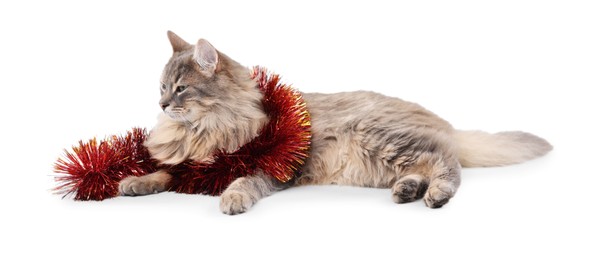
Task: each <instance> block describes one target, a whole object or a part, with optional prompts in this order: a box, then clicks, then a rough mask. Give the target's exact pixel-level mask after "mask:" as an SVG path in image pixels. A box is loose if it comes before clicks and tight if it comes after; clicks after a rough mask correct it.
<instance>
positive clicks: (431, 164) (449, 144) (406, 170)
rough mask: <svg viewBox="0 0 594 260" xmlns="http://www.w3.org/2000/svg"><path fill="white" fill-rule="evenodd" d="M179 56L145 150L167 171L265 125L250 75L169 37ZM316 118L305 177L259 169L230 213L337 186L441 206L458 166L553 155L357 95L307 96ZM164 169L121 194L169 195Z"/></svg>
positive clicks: (224, 200)
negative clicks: (282, 177)
mask: <svg viewBox="0 0 594 260" xmlns="http://www.w3.org/2000/svg"><path fill="white" fill-rule="evenodd" d="M168 37H169V40H170V42H171V45H172V47H173V56H172V57H171V59H170V60H169V62H168V63H167V65H166V66H165V69H164V71H163V74H162V76H161V100H160V105H161V107H162V108H163V111H164V113H162V114H161V115H160V116H159V121H158V123H157V125H156V126H155V128H154V129H153V130H152V131H151V133H150V136H149V137H148V139H147V142H146V143H145V145H146V147H147V148H148V149H149V151H150V153H151V155H152V157H153V158H155V159H157V160H158V161H159V162H161V163H163V164H173V165H175V164H178V163H181V162H183V161H184V160H187V159H191V160H194V161H198V162H205V161H209V160H211V159H212V158H211V157H210V156H211V155H212V154H213V153H214V152H215V151H217V150H219V149H224V150H226V151H235V150H237V149H238V148H239V147H241V146H242V145H244V144H245V143H248V142H250V141H251V140H252V139H253V138H254V137H256V136H257V135H258V132H259V130H260V129H261V128H262V127H263V126H264V125H265V124H266V123H267V122H268V117H267V115H266V114H265V113H264V111H263V109H262V104H261V99H262V93H260V91H259V90H258V88H257V84H256V82H255V81H254V80H252V79H251V77H250V71H249V69H248V68H246V67H244V66H242V65H240V64H239V63H237V62H236V61H234V60H232V59H231V58H229V57H227V56H226V55H225V54H223V53H221V52H219V51H217V50H216V49H215V48H214V47H213V46H212V45H211V44H210V43H208V42H207V41H205V40H203V39H201V40H199V41H198V42H197V43H196V45H191V44H189V43H187V42H186V41H184V40H183V39H181V38H180V37H179V36H177V35H176V34H174V33H172V32H168ZM303 98H304V99H305V102H306V104H307V107H308V109H309V112H310V114H311V125H312V141H311V142H312V145H311V150H310V156H309V158H308V159H307V161H306V162H305V165H304V166H303V169H302V171H303V174H302V175H301V176H299V177H298V178H297V179H296V180H294V181H292V182H289V183H281V182H279V181H277V180H276V179H274V178H272V177H269V176H268V175H265V174H262V173H259V172H256V173H255V174H254V175H253V176H250V177H244V178H239V179H237V180H235V181H234V182H233V183H231V185H229V187H228V188H227V189H226V190H225V191H224V192H223V194H222V195H221V201H220V209H221V211H222V212H223V213H225V214H239V213H243V212H245V211H247V210H248V209H249V208H251V207H252V206H253V205H254V203H256V202H257V201H258V200H260V199H261V198H263V197H265V196H268V195H270V194H272V193H274V192H276V191H279V190H282V189H286V188H288V187H290V186H294V185H308V184H340V185H354V186H364V187H378V188H391V193H392V199H393V200H394V202H396V203H406V202H411V201H415V200H418V199H421V198H422V199H423V200H424V202H425V204H426V205H427V206H428V207H430V208H439V207H441V206H443V205H444V204H446V203H447V202H448V201H449V200H450V198H452V197H453V196H454V194H455V193H456V190H457V189H458V186H459V185H460V169H461V167H463V166H464V167H488V166H502V165H508V164H514V163H520V162H523V161H526V160H530V159H533V158H536V157H539V156H542V155H544V154H546V153H547V152H549V151H550V150H551V149H552V146H551V145H550V144H549V143H548V142H547V141H545V140H544V139H542V138H540V137H537V136H535V135H532V134H529V133H524V132H501V133H496V134H489V133H485V132H480V131H460V130H455V129H454V128H452V126H451V125H450V124H449V123H448V122H446V121H445V120H443V119H441V118H439V117H438V116H436V115H435V114H433V113H431V112H430V111H427V110H426V109H424V108H423V107H421V106H419V105H417V104H414V103H410V102H406V101H403V100H400V99H398V98H393V97H387V96H384V95H381V94H377V93H373V92H366V91H357V92H346V93H337V94H317V93H303ZM170 180H171V175H170V174H169V173H167V172H165V171H158V172H155V173H152V174H149V175H146V176H142V177H128V178H126V179H124V180H122V181H121V182H120V193H121V194H122V195H146V194H151V193H156V192H161V191H166V190H168V189H169V181H170Z"/></svg>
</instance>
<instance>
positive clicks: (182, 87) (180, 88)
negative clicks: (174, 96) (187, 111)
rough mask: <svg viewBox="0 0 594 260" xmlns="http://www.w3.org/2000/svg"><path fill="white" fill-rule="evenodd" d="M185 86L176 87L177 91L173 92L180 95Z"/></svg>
mask: <svg viewBox="0 0 594 260" xmlns="http://www.w3.org/2000/svg"><path fill="white" fill-rule="evenodd" d="M186 88H187V87H186V86H177V89H176V90H175V92H177V93H182V92H183V91H184V90H186Z"/></svg>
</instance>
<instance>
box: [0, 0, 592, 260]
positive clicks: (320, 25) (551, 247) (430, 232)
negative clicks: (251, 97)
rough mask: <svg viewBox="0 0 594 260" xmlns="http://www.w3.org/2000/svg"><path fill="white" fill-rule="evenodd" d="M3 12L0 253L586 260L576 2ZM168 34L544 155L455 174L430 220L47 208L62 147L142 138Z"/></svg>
mask: <svg viewBox="0 0 594 260" xmlns="http://www.w3.org/2000/svg"><path fill="white" fill-rule="evenodd" d="M16 2H17V1H12V3H9V1H3V2H2V3H0V29H1V30H0V33H1V39H0V73H1V74H0V82H1V83H0V84H1V85H2V87H1V93H2V94H1V97H2V98H1V102H0V106H1V107H0V108H1V110H0V113H1V122H2V125H1V126H0V129H1V130H0V131H2V132H1V135H0V138H2V140H1V142H0V151H1V153H2V156H1V160H2V162H1V163H2V173H1V176H2V182H1V183H2V186H1V191H2V196H0V198H1V200H2V202H1V204H0V207H1V208H2V210H1V212H2V214H1V216H2V217H1V218H2V219H1V221H0V223H1V224H0V225H1V230H0V236H1V238H2V241H4V242H2V246H1V247H2V249H0V258H1V259H125V258H128V259H145V258H148V259H158V258H162V259H165V258H167V259H224V258H242V259H257V258H255V257H258V258H263V259H281V258H282V259H285V258H288V259H321V258H322V257H324V258H326V257H327V258H330V259H417V258H445V259H449V258H456V259H542V258H544V257H547V258H548V259H593V257H594V254H593V253H592V248H591V247H592V241H593V240H592V233H593V231H594V228H593V224H592V219H593V217H594V215H593V214H592V213H591V212H592V183H593V182H592V181H593V180H594V178H593V175H594V171H593V170H592V169H593V167H592V164H591V163H592V162H591V160H592V159H591V155H592V147H594V141H593V138H592V132H593V130H594V129H593V127H592V116H591V112H592V111H593V109H594V105H592V94H588V91H589V89H591V88H592V87H593V86H594V74H593V72H594V47H593V46H594V8H593V5H592V2H591V1H542V0H540V1H518V0H514V1H405V2H397V1H391V2H393V3H389V4H388V2H389V1H385V2H386V3H383V2H376V1H364V2H362V3H350V2H349V1H337V2H324V3H322V2H321V1H312V2H308V1H296V2H294V3H290V4H287V3H281V2H280V1H268V2H258V1H241V2H239V1H238V2H225V1H214V0H212V1H188V2H177V1H166V2H167V3H165V1H163V2H162V3H160V4H154V3H134V4H132V3H124V1H97V2H95V3H90V2H89V1H72V2H64V1H38V2H31V1H18V4H17V3H16ZM147 2H148V1H147ZM166 30H173V31H175V32H176V33H178V34H179V35H180V36H182V37H184V38H185V39H186V40H188V41H191V42H195V41H197V40H198V39H199V38H206V39H208V40H209V41H210V42H211V43H212V44H213V45H214V46H215V47H217V48H218V49H219V50H221V51H222V52H225V53H226V54H228V55H229V56H231V57H233V58H235V59H236V60H238V61H240V62H241V63H242V64H244V65H247V66H253V65H263V66H266V67H268V68H270V69H272V70H274V71H276V72H278V73H280V74H282V75H283V77H284V80H285V81H286V82H291V83H293V84H294V86H296V87H297V88H299V89H300V90H302V91H318V92H336V91H348V90H358V89H365V90H373V91H377V92H381V93H384V94H386V95H390V96H398V97H400V98H403V99H406V100H411V101H414V102H418V103H420V104H422V105H424V106H425V107H427V108H428V109H430V110H432V111H434V112H436V113H437V114H439V115H440V116H442V117H443V118H445V119H447V120H449V121H450V122H451V123H452V124H453V125H454V126H456V127H457V128H460V129H482V130H486V131H491V132H495V131H502V130H524V131H528V132H533V133H536V134H538V135H540V136H542V137H545V138H547V139H548V140H549V141H550V142H551V143H552V144H554V146H555V150H554V151H553V152H552V153H550V154H549V155H547V156H546V157H544V158H541V159H538V160H535V161H531V162H528V163H525V164H521V165H515V166H509V167H502V168H486V169H465V170H464V171H463V178H462V180H463V181H462V186H461V188H460V190H459V192H458V194H457V195H456V197H455V198H454V199H453V200H452V201H451V202H450V203H449V204H448V205H446V206H445V207H444V208H442V209H438V210H432V209H428V208H426V207H425V206H424V205H423V204H422V203H421V202H415V203H410V204H406V205H397V204H394V203H392V201H391V199H390V193H389V191H388V190H380V189H367V188H351V187H332V186H330V187H303V188H295V189H290V190H287V191H283V192H280V193H278V194H276V195H273V196H272V197H269V198H266V199H264V200H262V201H260V202H259V203H258V204H257V205H256V206H255V207H254V208H252V210H250V211H249V212H248V213H247V214H244V215H240V216H233V217H229V216H226V215H223V214H221V213H219V210H218V198H215V197H207V196H201V195H181V194H174V193H165V194H159V195H154V196H148V197H134V198H130V197H125V198H124V197H122V198H116V199H111V200H107V201H103V202H74V201H72V199H71V198H66V199H61V197H60V196H57V195H52V193H51V188H52V187H53V186H54V182H53V178H52V175H53V173H52V164H53V163H54V161H55V159H56V158H57V157H59V156H61V154H62V149H63V148H67V147H69V146H71V145H73V144H75V143H76V142H77V141H78V140H79V139H85V140H86V139H88V138H91V137H93V136H98V137H104V136H106V135H109V134H116V133H121V132H123V131H126V130H128V129H130V128H131V127H133V126H141V127H152V126H153V125H154V124H155V121H156V115H157V113H158V112H159V106H158V104H157V102H158V98H159V96H158V95H159V91H158V88H159V83H158V82H159V76H160V72H161V69H162V66H163V65H164V64H165V62H166V61H167V59H168V58H169V56H170V55H171V49H170V46H169V42H168V41H167V38H166V34H165V32H166ZM32 257H33V258H32Z"/></svg>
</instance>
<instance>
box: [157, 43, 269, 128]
mask: <svg viewBox="0 0 594 260" xmlns="http://www.w3.org/2000/svg"><path fill="white" fill-rule="evenodd" d="M167 36H168V37H169V41H170V42H171V46H172V47H173V55H172V56H171V58H170V59H169V62H168V63H167V65H166V66H165V68H164V70H163V74H162V75H161V84H160V91H161V99H160V101H159V105H160V106H161V108H162V109H163V111H164V113H165V114H166V115H167V116H169V117H170V118H171V119H173V120H175V121H179V122H185V123H190V124H195V123H197V122H198V121H200V120H203V119H205V118H207V117H213V118H218V119H219V120H233V118H234V117H237V116H238V115H235V112H238V111H237V110H245V109H248V110H250V109H260V100H261V95H260V92H259V91H258V90H257V87H256V83H255V81H253V80H252V79H251V77H250V72H249V69H247V68H246V67H244V66H241V65H240V64H239V63H237V62H235V61H233V60H232V59H230V58H229V57H227V56H226V55H225V54H223V53H221V52H219V51H217V50H216V49H215V48H214V47H213V46H212V45H211V44H210V43H209V42H208V41H206V40H204V39H200V40H198V42H197V43H196V44H194V45H192V44H189V43H188V42H186V41H184V40H183V39H182V38H180V37H179V36H177V35H176V34H175V33H173V32H171V31H168V32H167ZM240 114H243V113H240ZM229 117H231V118H229ZM240 117H241V116H240Z"/></svg>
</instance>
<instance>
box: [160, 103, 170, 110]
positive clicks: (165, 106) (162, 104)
mask: <svg viewBox="0 0 594 260" xmlns="http://www.w3.org/2000/svg"><path fill="white" fill-rule="evenodd" d="M160 105H161V108H162V109H163V111H165V108H167V107H168V106H169V104H164V103H161V104H160Z"/></svg>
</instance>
